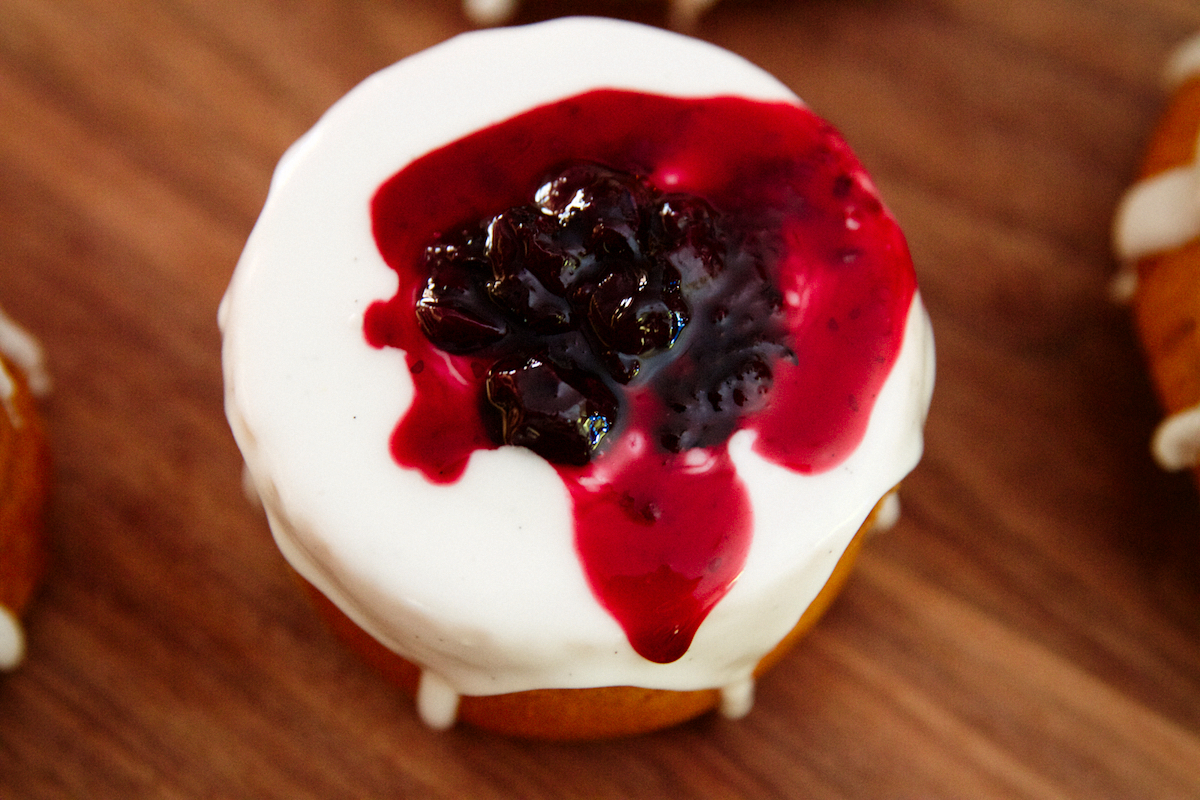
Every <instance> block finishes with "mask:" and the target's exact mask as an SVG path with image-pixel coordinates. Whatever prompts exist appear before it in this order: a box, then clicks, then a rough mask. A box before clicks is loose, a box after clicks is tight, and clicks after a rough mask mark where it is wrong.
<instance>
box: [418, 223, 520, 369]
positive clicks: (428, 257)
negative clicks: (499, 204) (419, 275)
mask: <svg viewBox="0 0 1200 800" xmlns="http://www.w3.org/2000/svg"><path fill="white" fill-rule="evenodd" d="M425 263H426V267H427V268H428V270H429V279H428V280H427V281H426V282H425V288H424V291H422V292H421V296H420V297H419V298H418V299H417V307H416V314H417V323H418V324H419V325H420V326H421V330H422V331H423V332H424V334H425V335H426V336H427V337H428V338H429V340H430V341H431V342H433V343H434V344H436V345H437V346H438V347H440V348H441V349H443V350H445V351H446V352H448V353H469V352H473V351H475V350H478V349H480V348H483V347H486V346H488V345H490V344H493V343H495V342H498V341H500V340H501V339H503V338H504V336H505V335H506V334H507V333H508V323H507V321H506V320H505V319H504V316H503V314H501V313H500V312H499V310H498V309H497V308H496V307H495V306H494V305H492V304H491V303H490V302H489V301H488V297H487V292H486V291H485V289H484V282H485V281H486V280H487V278H488V276H489V269H488V265H487V263H486V262H484V261H482V260H480V259H478V258H475V257H474V256H473V255H472V254H471V252H470V247H469V245H468V244H466V243H458V244H438V245H434V246H431V247H430V248H428V249H427V250H426V253H425Z"/></svg>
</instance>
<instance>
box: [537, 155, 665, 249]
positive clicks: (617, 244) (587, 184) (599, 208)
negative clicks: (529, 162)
mask: <svg viewBox="0 0 1200 800" xmlns="http://www.w3.org/2000/svg"><path fill="white" fill-rule="evenodd" d="M649 196H650V192H649V189H648V188H647V187H646V185H645V184H644V183H643V182H642V181H640V180H638V179H637V178H636V177H635V176H634V175H630V174H629V173H623V172H618V171H617V170H613V169H609V168H608V167H604V166H601V165H599V164H591V163H582V164H574V165H572V166H569V167H567V168H566V169H565V170H563V172H561V173H560V174H559V175H558V176H556V177H555V178H553V179H552V180H550V181H548V182H547V183H546V184H544V185H543V186H542V187H541V188H540V189H539V190H538V191H537V195H536V203H537V205H538V206H539V207H540V208H541V209H543V210H544V211H545V212H546V213H548V214H552V215H554V216H555V217H557V219H558V220H559V224H560V225H561V226H562V228H563V231H564V237H563V238H564V242H566V243H568V244H569V245H572V246H574V247H578V248H580V249H581V250H583V251H585V252H587V253H589V254H591V255H593V256H596V257H600V258H603V257H606V256H615V257H623V258H628V257H632V256H636V255H637V254H638V252H639V250H640V245H639V242H638V234H639V232H640V230H641V228H642V205H643V204H644V203H645V202H646V201H647V200H648V198H649Z"/></svg>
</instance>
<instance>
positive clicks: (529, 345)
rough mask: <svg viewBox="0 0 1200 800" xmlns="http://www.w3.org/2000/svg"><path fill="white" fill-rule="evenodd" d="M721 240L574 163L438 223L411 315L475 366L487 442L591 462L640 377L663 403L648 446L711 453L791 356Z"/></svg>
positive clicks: (760, 273)
mask: <svg viewBox="0 0 1200 800" xmlns="http://www.w3.org/2000/svg"><path fill="white" fill-rule="evenodd" d="M730 238H733V239H734V240H735V242H736V240H737V237H730V236H729V235H728V234H727V232H724V231H723V230H722V228H721V215H720V214H718V213H717V211H716V210H714V209H713V208H712V206H710V205H709V204H708V203H707V202H706V201H705V200H704V199H702V198H700V197H696V196H694V195H688V194H683V193H664V192H659V191H657V190H655V189H654V188H653V187H652V186H651V185H650V184H649V183H647V182H646V181H645V180H644V179H642V178H640V177H638V176H637V175H635V174H632V173H629V172H622V171H618V170H614V169H610V168H608V167H606V166H603V165H600V164H596V163H592V162H575V163H571V164H568V165H567V166H565V167H564V168H562V169H561V170H560V171H558V172H557V173H555V174H553V175H551V176H550V177H549V178H547V179H546V180H545V181H543V182H542V183H541V185H540V186H539V187H538V188H537V189H536V190H535V191H534V192H533V195H532V200H531V202H528V203H526V204H523V205H517V206H513V207H510V208H507V209H505V210H503V211H501V212H499V213H497V214H495V215H493V216H492V217H490V218H488V219H484V220H476V221H472V222H468V223H466V224H464V225H463V227H462V229H461V230H459V231H449V232H443V234H442V235H441V239H440V240H439V242H438V243H437V244H435V245H433V246H431V247H429V248H428V249H427V251H426V268H427V269H428V271H429V278H428V281H427V283H426V286H425V290H424V291H423V292H422V294H421V296H420V298H419V300H418V301H417V317H418V321H419V323H420V326H421V330H422V331H424V332H425V334H426V336H427V337H428V338H429V339H430V341H431V342H433V343H434V344H435V345H437V346H438V347H439V348H441V349H443V350H445V351H446V352H449V353H454V354H465V355H471V356H473V357H476V358H478V359H479V362H478V363H476V364H474V365H473V366H472V367H471V369H472V370H473V371H474V372H475V373H476V374H478V375H483V374H484V373H486V375H487V379H486V381H485V386H484V388H483V392H484V394H485V398H484V399H485V401H486V402H484V403H483V406H482V407H483V408H484V410H485V414H486V415H487V416H488V417H489V419H490V423H489V424H488V426H487V427H488V428H489V435H490V436H491V438H492V439H493V441H495V442H496V443H497V444H511V445H519V446H524V447H528V448H530V449H532V450H534V451H535V452H537V453H539V454H541V455H542V456H544V457H545V458H547V459H548V460H550V461H552V462H554V463H561V464H586V463H587V462H588V461H589V460H590V458H591V456H592V454H593V453H594V452H595V451H596V450H597V448H599V447H600V446H601V444H602V442H603V440H604V438H605V435H606V434H607V432H608V431H610V430H612V429H613V428H615V427H616V426H617V425H618V422H619V419H618V416H619V413H620V411H621V409H622V408H623V407H625V406H627V405H628V396H627V392H629V391H637V390H639V387H640V386H641V385H642V384H648V387H649V389H650V390H651V391H653V392H654V393H656V394H657V395H658V396H659V398H660V400H661V404H662V408H663V409H664V412H663V417H662V419H661V420H660V422H659V428H658V430H657V432H656V444H657V445H658V446H659V447H661V448H662V449H663V450H665V451H674V452H679V451H681V450H686V449H689V448H692V447H709V446H712V445H715V444H719V443H720V442H723V441H724V440H725V439H726V438H728V436H729V435H730V434H731V433H732V432H733V431H734V430H736V428H737V426H738V424H739V420H741V419H742V418H743V417H744V416H745V415H746V414H749V413H753V412H754V411H755V410H757V409H758V408H760V407H761V406H762V405H763V403H764V402H765V398H766V396H767V394H768V392H769V391H770V387H771V383H772V379H773V372H772V369H771V366H770V364H771V363H772V362H773V360H774V359H776V358H779V357H786V356H788V355H789V351H788V349H787V347H786V346H784V345H782V344H780V343H781V342H782V341H784V339H785V338H786V337H785V336H784V333H783V327H782V325H781V322H780V315H779V296H778V292H777V290H776V289H775V288H774V286H773V285H772V283H771V281H770V280H769V279H768V278H767V277H766V273H765V271H764V270H763V269H762V268H761V266H762V265H761V263H759V262H758V261H757V260H756V258H757V257H756V256H752V255H748V254H747V252H745V251H743V250H742V249H741V248H740V247H737V246H734V247H732V249H731V246H730V245H729V244H728V242H727V241H726V240H727V239H730ZM752 252H756V251H753V249H752ZM689 328H694V329H695V330H693V331H692V332H691V334H690V335H689V334H688V333H687V332H688V329H689ZM684 339H687V340H688V344H687V346H685V347H682V348H679V347H677V345H678V344H679V342H681V341H682V340H684ZM531 353H536V354H537V355H536V356H531V355H530V354H531Z"/></svg>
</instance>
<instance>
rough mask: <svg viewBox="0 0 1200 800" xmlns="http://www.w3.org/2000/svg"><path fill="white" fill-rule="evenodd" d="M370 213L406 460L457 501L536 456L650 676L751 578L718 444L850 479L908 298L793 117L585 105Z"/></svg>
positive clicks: (858, 204) (507, 138)
mask: <svg viewBox="0 0 1200 800" xmlns="http://www.w3.org/2000/svg"><path fill="white" fill-rule="evenodd" d="M371 210H372V221H373V229H374V233H375V238H376V242H377V244H378V247H379V250H380V252H381V253H382V255H383V257H384V259H385V260H386V261H387V263H388V264H389V265H390V266H391V267H392V268H393V269H394V270H395V271H396V272H397V274H398V275H399V278H400V282H399V290H398V292H397V293H396V295H395V296H394V297H392V298H391V299H390V300H386V301H379V302H377V303H375V304H373V305H372V306H371V307H370V308H369V309H368V312H367V315H366V319H365V333H366V337H367V340H368V341H369V342H370V343H371V344H372V345H373V346H376V347H384V346H393V347H398V348H401V349H403V350H404V351H405V353H406V357H407V363H408V368H409V370H410V372H411V373H412V378H413V384H414V389H415V397H414V400H413V404H412V407H411V408H410V409H409V411H408V412H407V413H406V414H405V415H404V417H403V418H402V419H401V420H400V422H399V424H398V425H397V427H396V429H395V432H394V433H393V436H392V441H391V449H392V453H393V456H394V457H395V459H396V461H397V462H398V463H400V464H401V465H403V466H406V467H411V468H416V469H420V470H421V471H422V472H423V473H424V474H425V475H426V477H428V478H429V479H430V480H431V481H434V482H452V481H455V480H457V479H458V477H459V476H460V475H461V474H462V472H463V470H464V469H465V468H466V465H467V461H468V460H469V458H470V455H471V453H472V452H474V451H475V450H479V449H490V448H494V447H497V446H499V445H502V444H513V445H520V446H524V447H527V448H529V449H531V450H533V451H534V452H536V453H538V454H540V455H541V456H542V457H544V458H545V459H547V460H548V461H549V462H550V463H552V464H553V465H554V466H555V468H556V470H557V472H558V474H559V475H560V477H561V478H562V480H563V482H564V484H565V486H566V487H567V490H568V492H569V494H570V497H571V499H572V503H573V508H574V520H575V544H576V550H577V552H578V553H579V555H580V559H581V562H582V564H583V567H584V571H585V572H586V574H587V577H588V580H589V581H590V583H591V587H592V590H593V592H594V593H595V595H596V597H597V598H598V600H599V601H600V602H601V604H602V605H603V606H604V607H605V608H606V609H608V611H609V612H610V613H611V614H612V615H613V617H614V618H615V619H616V620H617V621H618V622H619V623H620V624H621V625H622V627H623V628H624V630H625V632H626V635H627V637H628V639H629V641H630V643H631V645H632V646H633V648H634V649H635V650H636V651H637V652H638V653H640V654H641V655H642V656H644V657H645V658H647V659H650V660H652V661H657V662H662V663H666V662H670V661H674V660H676V659H678V658H680V657H681V656H682V655H683V654H684V653H685V652H686V651H687V649H688V647H689V646H690V644H691V641H692V638H693V636H694V635H695V632H696V630H697V628H698V627H699V625H700V623H701V622H702V621H703V620H704V618H705V616H706V615H707V614H708V612H709V611H710V610H711V609H712V607H713V606H714V605H715V604H716V603H717V602H718V601H719V600H720V599H721V598H722V597H723V596H724V595H725V593H726V592H727V591H728V590H729V588H730V587H731V586H732V585H733V582H734V581H735V580H736V579H737V577H738V575H739V573H740V572H741V569H742V566H743V564H744V563H745V558H746V554H747V552H748V549H749V544H750V534H751V527H752V526H751V509H750V503H749V498H748V495H747V492H746V489H745V487H744V485H743V484H742V483H741V481H740V479H739V478H738V475H737V472H736V470H735V469H734V466H733V463H732V460H731V458H730V456H729V452H728V447H727V442H728V440H729V437H730V436H731V435H732V434H733V433H734V432H735V431H738V430H748V431H752V432H753V435H754V448H755V450H756V451H757V452H758V453H759V454H760V455H761V456H763V457H765V458H766V459H768V460H770V461H772V462H774V463H776V464H779V465H781V466H783V467H786V468H788V469H790V470H793V471H795V472H799V473H813V472H820V471H823V470H826V469H829V468H831V467H833V466H835V465H836V464H838V463H840V462H841V461H842V460H843V459H845V458H846V457H847V456H848V455H849V454H850V453H851V452H852V451H853V449H854V448H855V447H856V446H857V444H858V442H859V441H860V440H861V438H862V436H863V434H864V432H865V429H866V425H867V420H868V417H869V415H870V411H871V408H872V406H873V403H874V399H875V397H876V395H877V393H878V391H879V389H880V387H881V385H882V384H883V381H884V380H885V378H886V377H887V374H888V372H889V371H890V369H891V366H892V363H893V362H894V360H895V358H896V355H897V353H898V352H899V349H900V345H901V343H902V339H903V333H904V327H905V322H906V319H907V313H908V308H909V305H910V302H911V300H912V296H913V292H914V290H915V283H914V276H913V272H912V265H911V262H910V261H909V258H908V252H907V248H906V246H905V243H904V239H903V237H902V235H901V233H900V231H899V229H898V228H897V226H896V225H895V223H894V221H893V220H892V218H891V216H890V215H889V214H888V213H887V212H886V211H885V210H884V209H883V207H882V205H881V204H880V202H879V200H878V198H877V197H876V195H875V193H874V190H873V188H872V187H871V184H870V181H869V180H868V179H867V177H866V175H865V174H864V172H863V170H862V167H861V166H860V165H859V163H858V161H857V160H856V159H855V158H854V156H853V155H852V154H851V153H850V151H849V149H848V148H847V147H846V145H845V144H844V142H843V141H842V140H841V138H840V137H839V136H838V135H837V134H836V132H834V131H833V130H832V128H830V126H829V125H828V124H826V123H824V122H823V121H821V120H820V119H819V118H817V117H815V116H814V115H812V114H811V113H810V112H809V111H808V110H806V109H804V108H801V107H799V106H796V105H791V104H787V103H763V102H753V101H749V100H743V99H738V98H710V99H676V98H666V97H660V96H654V95H647V94H641V93H635V92H621V91H607V90H605V91H595V92H590V93H587V94H583V95H579V96H576V97H573V98H570V99H567V100H563V101H560V102H557V103H553V104H550V105H546V106H542V107H539V108H536V109H534V110H532V111H529V112H526V113H524V114H521V115H520V116H517V117H514V118H512V119H509V120H507V121H505V122H502V123H500V124H497V125H495V126H492V127H490V128H486V129H484V130H482V131H479V132H477V133H475V134H472V135H470V136H467V137H465V138H463V139H460V140H458V141H456V142H454V143H452V144H450V145H447V146H446V147H443V148H441V149H439V150H436V151H434V152H432V153H429V154H428V155H426V156H424V157H422V158H420V159H418V160H416V161H415V162H413V163H412V164H410V165H409V166H407V167H405V168H404V169H403V170H401V171H400V172H399V173H397V174H396V175H394V176H393V177H391V178H390V179H389V180H388V181H387V182H385V183H384V184H383V185H382V186H381V187H380V189H379V191H378V192H377V194H376V196H375V198H374V200H373V203H372V209H371ZM530 502H537V499H536V498H530ZM480 535H486V532H481V533H480Z"/></svg>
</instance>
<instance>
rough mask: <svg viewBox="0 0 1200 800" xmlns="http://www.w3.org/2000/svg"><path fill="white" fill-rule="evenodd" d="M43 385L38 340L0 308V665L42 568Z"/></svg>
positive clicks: (8, 663) (17, 638) (15, 654)
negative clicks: (38, 399) (40, 399)
mask: <svg viewBox="0 0 1200 800" xmlns="http://www.w3.org/2000/svg"><path fill="white" fill-rule="evenodd" d="M48 390H49V378H48V376H47V374H46V371H45V368H44V366H43V360H42V350H41V346H40V345H39V344H38V342H37V341H36V340H35V339H34V338H33V337H32V336H31V335H30V334H29V333H28V332H27V331H25V330H24V329H23V328H21V327H20V326H18V325H17V324H16V323H15V322H13V321H12V320H11V319H9V317H8V316H6V315H5V314H4V313H3V312H2V311H0V669H13V668H14V667H16V666H17V665H18V664H20V663H21V660H22V658H23V656H24V653H25V634H24V631H23V629H22V626H21V621H20V617H21V612H22V611H23V610H24V609H25V606H26V605H27V604H28V603H29V600H30V599H31V597H32V596H33V593H34V589H35V588H36V586H37V582H38V580H39V579H40V577H41V575H42V571H43V569H44V568H45V562H46V543H45V531H44V528H43V522H42V513H43V510H44V506H45V503H46V497H47V495H48V493H49V486H50V458H49V451H48V448H47V443H46V433H45V429H44V426H43V422H42V419H41V417H40V415H39V413H38V410H37V406H36V402H35V395H40V394H44V393H45V392H46V391H48Z"/></svg>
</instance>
